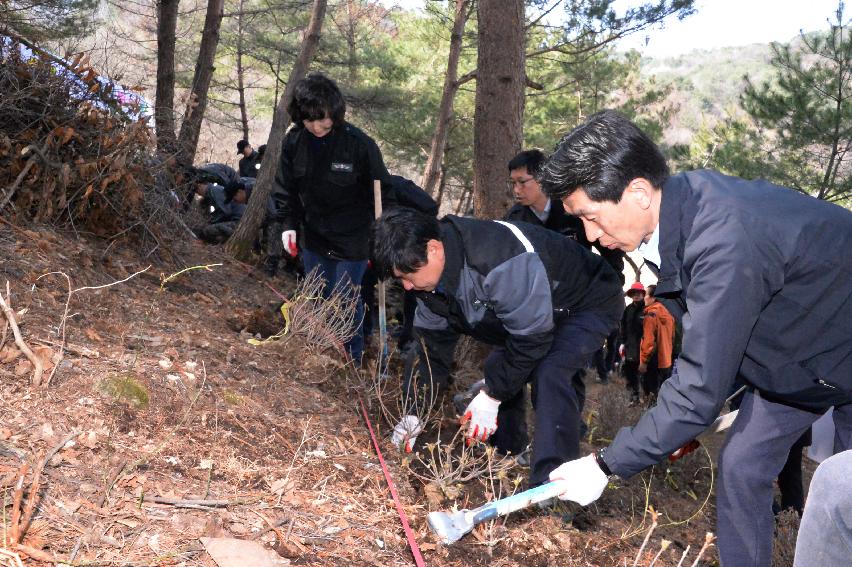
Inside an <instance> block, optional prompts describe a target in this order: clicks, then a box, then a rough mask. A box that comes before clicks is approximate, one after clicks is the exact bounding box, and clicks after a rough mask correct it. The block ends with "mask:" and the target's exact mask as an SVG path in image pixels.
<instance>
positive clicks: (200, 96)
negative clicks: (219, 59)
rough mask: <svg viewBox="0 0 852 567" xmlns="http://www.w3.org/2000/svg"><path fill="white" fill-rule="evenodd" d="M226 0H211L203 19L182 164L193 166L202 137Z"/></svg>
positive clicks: (184, 127) (182, 144)
mask: <svg viewBox="0 0 852 567" xmlns="http://www.w3.org/2000/svg"><path fill="white" fill-rule="evenodd" d="M224 7H225V0H208V2H207V15H206V16H205V18H204V31H203V32H202V34H201V46H200V47H199V48H198V59H197V60H196V62H195V75H194V76H193V78H192V92H190V93H189V100H188V101H187V104H186V113H185V114H184V117H183V123H182V124H181V127H180V136H179V137H178V157H179V160H180V161H181V162H183V163H192V162H193V160H194V159H195V152H196V150H197V149H198V136H199V135H200V133H201V121H202V120H203V119H204V111H205V110H206V109H207V91H208V90H209V89H210V81H211V80H212V78H213V71H214V69H215V67H214V66H213V63H214V60H215V58H216V49H217V47H218V46H219V29H220V27H221V26H222V16H223V15H224Z"/></svg>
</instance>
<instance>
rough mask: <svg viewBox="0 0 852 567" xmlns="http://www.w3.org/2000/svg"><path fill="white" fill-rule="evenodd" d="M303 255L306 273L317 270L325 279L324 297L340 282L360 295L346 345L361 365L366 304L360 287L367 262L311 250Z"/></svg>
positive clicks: (303, 252) (353, 358)
mask: <svg viewBox="0 0 852 567" xmlns="http://www.w3.org/2000/svg"><path fill="white" fill-rule="evenodd" d="M302 255H303V258H304V262H305V273H310V272H311V270H313V269H314V268H316V269H317V270H318V271H319V275H320V276H322V277H323V278H324V279H325V287H324V288H323V292H322V294H323V297H326V298H327V297H330V296H331V292H332V291H334V288H335V286H337V284H338V282H345V283H347V284H348V285H350V286H351V288H350V289H351V290H352V293H356V294H358V300H357V301H356V302H355V321H354V326H355V328H354V329H353V330H352V332H353V333H354V334H353V336H352V338H351V339H349V341H348V342H347V343H346V350H347V351H349V355H350V356H351V357H352V360H354V361H355V364H358V365H360V363H361V355H362V354H363V353H364V334H363V325H362V323H363V321H364V303H363V302H362V301H361V296H360V291H359V287H360V286H361V280H362V279H363V277H364V272H365V271H366V269H367V260H354V261H350V260H333V259H331V258H326V257H325V256H321V255H319V254H315V253H314V252H311V251H310V250H303V251H302Z"/></svg>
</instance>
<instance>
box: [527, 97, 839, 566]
mask: <svg viewBox="0 0 852 567" xmlns="http://www.w3.org/2000/svg"><path fill="white" fill-rule="evenodd" d="M542 186H543V187H544V188H545V190H546V191H547V192H548V193H549V194H550V195H551V196H552V197H553V198H559V199H561V200H562V201H563V203H564V204H565V206H566V208H567V209H568V210H570V211H571V212H572V213H573V214H575V215H578V216H580V217H581V218H582V219H583V223H584V224H585V227H586V233H587V235H588V237H589V239H591V240H598V241H600V242H601V244H603V245H605V246H608V247H610V248H619V249H621V250H624V251H631V250H636V249H639V252H640V253H641V254H642V255H643V257H644V258H645V261H646V263H647V265H648V266H650V267H651V268H652V270H654V271H656V272H657V274H658V281H657V289H656V296H657V297H659V298H661V301H664V302H665V303H666V306H667V307H670V310H669V311H670V312H671V313H672V314H673V315H675V316H676V317H678V318H683V320H684V332H683V342H682V349H681V352H680V356H679V357H678V360H677V364H676V365H675V366H674V369H673V371H672V375H671V378H669V379H668V380H666V381H665V383H664V384H663V385H662V387H661V388H660V392H659V395H658V397H657V404H656V405H655V406H654V407H652V408H651V409H649V410H647V411H646V412H645V414H644V415H643V416H642V417H641V418H640V419H639V421H638V422H637V423H636V424H635V425H633V426H632V427H625V428H623V429H621V431H619V432H618V434H617V435H616V437H615V439H614V440H613V442H612V444H610V445H609V447H607V448H605V449H603V450H602V451H598V452H596V453H593V454H591V455H588V456H586V457H583V458H581V459H576V460H573V461H569V462H566V463H564V464H563V465H561V466H560V467H559V468H557V469H556V470H555V471H553V473H552V474H551V479H552V480H558V479H567V480H569V481H570V482H569V483H565V486H566V490H565V492H564V493H563V494H562V495H561V496H560V498H563V499H569V500H573V501H575V502H578V503H580V504H582V505H587V504H589V503H591V502H594V501H595V500H596V499H597V498H599V497H600V495H601V493H602V492H603V490H604V489H605V488H606V486H607V484H608V483H609V480H608V477H609V475H610V474H617V475H618V476H620V477H623V478H630V477H632V476H633V475H635V474H637V473H639V472H640V471H642V470H644V469H645V468H647V467H650V466H652V465H655V464H657V463H659V462H660V461H662V460H663V459H665V458H666V457H667V456H669V455H671V454H672V453H673V452H674V451H676V450H677V449H679V448H681V447H683V446H684V445H685V444H687V443H689V442H691V440H693V439H695V437H696V436H697V435H699V434H700V433H701V432H703V431H704V430H705V429H706V428H707V427H708V426H709V425H710V424H711V423H713V421H714V419H715V418H716V417H717V416H718V415H719V412H720V410H721V409H722V407H723V406H724V404H725V399H726V397H727V396H728V395H729V393H730V391H731V387H732V386H733V384H734V381H735V380H736V379H737V378H738V377H739V378H740V379H742V380H743V381H744V382H745V383H746V384H748V385H749V386H750V388H751V389H750V390H748V391H747V392H746V394H745V396H744V398H743V403H742V405H741V406H740V410H739V413H738V414H737V418H736V420H735V421H734V423H733V425H732V426H731V429H730V431H729V432H728V434H727V436H726V437H725V444H724V446H723V447H722V450H721V453H720V457H719V483H718V485H717V491H716V514H717V521H716V533H717V535H718V538H719V539H718V546H719V547H718V549H719V556H720V559H721V563H722V565H723V566H725V567H765V566H767V565H770V564H771V563H772V542H773V529H774V527H775V519H774V516H773V514H772V498H773V490H772V489H773V485H772V481H773V480H774V479H775V477H776V476H777V475H778V473H779V472H780V471H781V469H782V467H783V466H784V462H785V461H786V459H787V456H788V454H789V452H790V447H791V446H792V445H793V443H795V441H796V439H798V438H799V437H801V435H802V433H804V432H805V430H807V429H808V428H809V427H810V426H811V424H812V423H813V422H814V421H816V420H817V418H819V416H820V415H822V414H823V413H824V412H825V411H826V410H827V409H828V408H829V407H831V406H834V411H833V413H832V415H833V419H834V425H835V428H836V436H835V446H834V448H835V451H842V450H846V449H849V448H850V447H852V327H850V325H849V321H850V320H852V255H850V254H848V253H841V252H842V251H848V250H849V249H852V212H850V211H848V210H846V209H844V208H842V207H839V206H837V205H834V204H831V203H826V202H825V201H820V200H818V199H814V198H813V197H810V196H807V195H803V194H802V193H799V192H797V191H793V190H791V189H787V188H784V187H780V186H777V185H773V184H771V183H769V182H767V181H765V180H755V181H748V180H744V179H739V178H736V177H729V176H726V175H722V174H720V173H718V172H715V171H710V170H700V171H689V172H685V173H680V174H677V175H671V174H670V173H669V169H668V165H667V164H666V160H665V158H664V157H663V155H662V153H661V152H660V150H659V148H657V146H656V145H655V144H654V142H652V141H651V140H650V138H649V137H648V136H647V134H645V133H644V132H642V131H641V130H640V129H639V128H638V127H637V126H636V125H635V124H633V123H632V122H630V120H628V119H627V118H625V117H624V116H622V115H621V114H619V113H617V112H615V111H612V110H607V111H603V112H600V113H598V114H595V115H593V116H591V117H589V119H588V120H587V121H586V122H585V123H583V124H581V125H580V126H578V127H577V128H575V129H574V130H572V131H571V132H570V133H568V134H567V135H566V136H564V137H563V138H562V140H561V141H560V143H559V145H558V147H557V149H556V151H555V152H554V154H553V155H552V156H551V157H550V159H549V160H548V162H547V164H545V166H544V168H543V172H542Z"/></svg>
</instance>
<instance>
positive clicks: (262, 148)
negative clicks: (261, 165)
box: [257, 144, 266, 161]
mask: <svg viewBox="0 0 852 567" xmlns="http://www.w3.org/2000/svg"><path fill="white" fill-rule="evenodd" d="M264 154H266V144H261V145H260V146H259V147H258V148H257V160H258V161H263V156H264Z"/></svg>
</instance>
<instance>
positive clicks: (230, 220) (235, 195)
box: [195, 181, 251, 244]
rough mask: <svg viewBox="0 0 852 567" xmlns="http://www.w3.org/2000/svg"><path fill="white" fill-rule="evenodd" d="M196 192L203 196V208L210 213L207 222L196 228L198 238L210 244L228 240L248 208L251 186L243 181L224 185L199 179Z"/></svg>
mask: <svg viewBox="0 0 852 567" xmlns="http://www.w3.org/2000/svg"><path fill="white" fill-rule="evenodd" d="M195 194H196V195H198V196H199V197H200V198H201V207H202V209H204V210H205V211H206V212H209V215H210V217H209V221H208V222H207V224H205V225H204V226H201V227H199V228H197V229H196V231H195V233H196V234H197V235H198V238H200V239H201V240H203V241H204V242H207V243H209V244H221V243H223V242H225V241H226V240H228V238H230V237H231V235H232V234H233V233H234V230H236V228H237V223H239V222H240V219H241V218H242V216H243V213H244V212H245V210H246V203H247V202H248V199H249V196H250V195H251V188H250V187H246V186H245V185H244V184H242V183H229V184H228V186H227V187H222V186H221V185H219V184H217V183H209V182H207V181H198V182H196V184H195Z"/></svg>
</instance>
